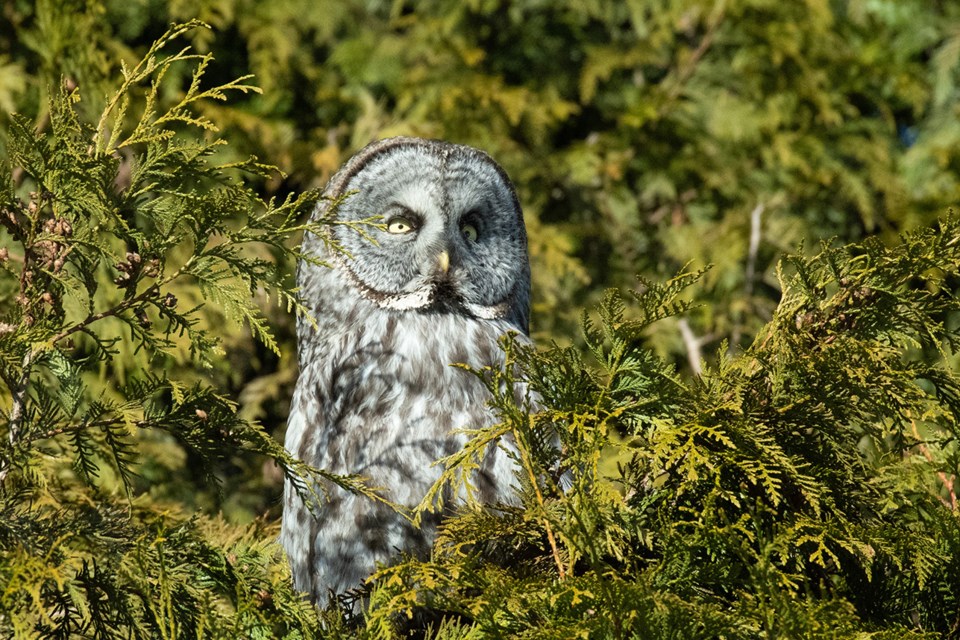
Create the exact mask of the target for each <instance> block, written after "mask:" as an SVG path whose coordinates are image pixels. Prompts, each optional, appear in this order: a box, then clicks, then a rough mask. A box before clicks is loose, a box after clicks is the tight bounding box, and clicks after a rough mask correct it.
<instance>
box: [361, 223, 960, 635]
mask: <svg viewBox="0 0 960 640" xmlns="http://www.w3.org/2000/svg"><path fill="white" fill-rule="evenodd" d="M780 273H781V283H782V289H783V298H782V300H781V303H780V305H779V306H778V308H777V311H776V313H775V314H774V318H773V320H772V321H771V322H770V323H769V324H768V325H767V326H766V327H764V329H763V331H762V332H761V335H760V336H759V338H758V339H757V341H756V342H755V343H754V344H753V345H752V346H751V347H750V348H749V349H747V350H746V351H745V352H744V353H743V354H742V355H739V356H736V357H730V356H729V355H728V354H727V353H725V352H721V353H720V354H719V356H718V358H717V361H716V365H715V366H714V367H711V368H708V369H706V370H705V371H704V373H703V375H702V376H701V377H699V378H697V379H696V380H693V381H690V382H684V381H682V380H680V379H678V378H677V377H676V374H675V372H674V370H673V367H672V366H671V365H669V364H666V363H664V362H663V361H661V360H660V359H658V358H656V357H653V356H652V355H651V353H650V352H649V351H648V350H647V349H646V348H645V347H643V346H642V342H641V341H640V337H641V336H642V335H643V333H644V332H645V331H647V330H648V329H649V327H650V325H651V324H652V323H654V322H657V321H659V320H661V319H663V318H665V317H667V316H669V315H672V314H676V313H681V312H683V311H685V310H686V309H687V304H686V303H684V302H682V301H681V300H680V295H681V293H682V290H683V289H684V288H686V287H688V286H691V285H692V284H693V283H695V282H696V280H697V279H698V278H699V277H701V276H702V274H690V273H684V274H682V275H680V276H678V277H677V278H674V279H673V280H671V281H670V282H668V283H666V284H663V285H655V284H650V283H644V286H643V287H642V288H641V289H640V290H639V291H636V292H634V293H633V300H632V301H631V302H627V301H626V300H625V299H624V298H623V297H622V296H621V295H620V294H618V293H616V292H609V293H608V294H607V295H606V296H605V298H604V300H603V302H602V304H601V305H600V307H599V308H598V316H599V322H593V321H591V320H590V319H589V318H587V319H586V321H585V328H586V339H587V343H588V345H589V347H590V351H591V353H592V355H593V356H594V358H595V361H596V363H597V364H596V366H592V365H588V364H585V362H584V360H583V358H582V357H581V356H580V354H579V353H578V352H577V351H576V350H574V349H570V348H561V347H555V348H553V349H552V350H547V351H538V350H535V349H532V348H529V347H520V346H518V345H516V344H514V343H513V342H512V341H509V340H508V341H506V342H505V345H504V346H505V348H506V350H507V354H508V355H509V366H508V368H507V369H506V370H505V371H483V372H478V374H480V375H482V376H483V379H485V380H487V381H488V384H489V389H490V391H491V396H492V403H493V406H494V407H495V408H496V409H497V412H498V414H499V416H500V420H501V422H500V424H498V425H497V426H495V427H492V428H490V429H488V430H485V431H483V432H476V433H474V434H473V440H472V441H471V443H470V444H468V445H467V447H466V448H465V451H464V453H462V454H457V455H455V456H452V457H450V458H448V459H446V460H445V461H444V464H445V465H446V471H445V474H444V477H443V478H442V479H441V481H440V485H442V486H447V485H452V487H453V488H454V489H457V488H459V485H460V484H462V483H463V482H465V480H466V478H468V477H469V476H468V475H466V474H464V473H462V472H461V471H462V469H463V468H469V467H470V466H471V465H472V464H473V463H474V460H472V458H474V457H475V456H476V455H478V452H482V449H483V446H485V445H486V443H487V442H489V441H491V440H492V439H494V438H497V437H500V436H504V437H507V438H509V439H510V440H511V441H512V442H513V443H514V444H515V445H516V449H517V454H516V458H517V460H518V462H519V463H520V464H519V467H520V471H519V472H518V487H519V489H520V495H521V497H522V505H521V506H519V507H510V508H508V507H501V508H490V507H487V506H483V505H479V504H473V505H470V506H469V507H468V508H466V509H465V510H464V511H463V512H461V513H458V514H457V515H456V516H454V517H452V518H450V519H448V520H447V521H446V522H445V525H444V530H443V532H442V534H441V536H440V538H439V540H438V542H437V544H436V546H435V548H434V555H433V557H432V558H431V559H430V561H428V562H420V561H416V560H408V561H407V562H404V563H402V564H399V565H397V566H394V567H390V568H385V569H383V570H381V571H380V572H379V573H378V574H377V576H376V585H375V589H374V592H373V596H372V598H371V605H370V608H369V610H368V611H367V613H366V616H365V619H364V625H365V630H366V633H367V637H371V638H382V637H393V636H398V635H401V634H402V631H403V629H404V628H405V627H406V625H405V623H404V622H403V621H404V620H413V621H414V626H417V625H418V624H420V623H421V622H422V621H423V620H431V619H432V620H434V621H435V622H436V623H437V624H436V626H435V627H434V631H433V632H432V633H428V634H427V635H428V636H429V637H434V638H464V637H538V638H540V637H543V638H577V637H583V638H586V637H614V638H628V637H645V638H660V637H671V638H675V637H682V638H716V637H733V638H755V637H770V638H775V637H802V638H821V637H831V638H833V637H853V636H857V637H861V636H859V635H858V634H865V633H869V634H873V635H871V636H870V637H918V638H919V637H956V635H957V630H958V628H960V617H958V612H960V600H958V593H960V592H958V591H957V589H956V586H957V585H958V584H960V555H958V551H960V517H958V510H957V503H956V493H955V491H956V487H955V486H954V482H955V478H956V477H957V472H958V460H960V457H958V453H960V449H958V444H957V443H958V436H960V393H958V392H960V380H958V379H957V377H956V375H955V373H954V371H953V370H952V369H951V368H949V367H948V366H946V365H945V363H944V361H943V360H942V359H941V358H939V357H932V358H931V357H923V355H922V354H923V353H927V354H933V355H934V356H937V354H940V353H944V352H946V351H949V352H951V353H952V350H953V347H954V345H956V343H957V340H958V338H960V336H958V334H957V332H956V330H955V328H954V329H948V328H946V325H945V322H947V321H948V319H949V318H951V317H955V314H956V312H957V311H958V310H960V302H958V300H957V299H956V298H955V297H954V296H953V295H952V294H951V290H950V289H949V288H948V287H946V286H945V284H946V283H948V282H956V279H957V277H958V276H960V222H958V221H956V220H949V221H947V222H944V223H943V224H942V225H941V226H940V227H939V228H937V229H931V230H926V231H922V232H918V233H914V234H910V235H908V236H906V237H905V238H904V239H903V243H902V244H901V245H899V246H896V247H893V248H887V247H884V246H883V245H881V244H880V243H879V242H876V241H873V240H868V241H866V242H864V243H862V244H858V245H851V246H848V247H846V248H843V249H833V248H830V247H824V249H823V250H822V251H821V252H820V253H819V254H817V255H815V256H812V257H806V256H803V255H795V256H791V257H789V258H788V259H787V260H785V261H784V262H783V263H782V269H781V272H780ZM788 274H789V275H788ZM954 324H955V323H954ZM518 375H519V376H522V378H524V379H527V380H529V384H530V388H531V391H533V392H535V393H536V394H537V395H538V396H539V397H540V398H542V400H543V401H544V403H545V404H546V406H547V409H545V410H543V411H540V412H537V413H534V414H532V415H530V414H529V413H528V409H529V407H528V406H526V405H525V404H524V403H522V402H521V403H520V404H518V403H517V399H516V397H515V396H514V394H512V393H506V392H504V391H503V390H504V389H509V388H511V386H510V385H511V383H512V382H513V380H514V379H515V376H518ZM551 434H553V435H555V436H556V437H558V443H559V449H557V448H556V447H551V446H549V440H550V438H551V437H553V435H551ZM611 458H612V459H613V460H614V461H615V465H611V464H609V461H610V460H611ZM562 478H563V479H562ZM561 486H564V488H561ZM439 488H440V487H439V486H438V491H437V493H439ZM431 499H432V496H428V499H427V504H425V505H424V506H428V504H429V501H430V500H431ZM441 621H442V622H441ZM862 637H866V636H862Z"/></svg>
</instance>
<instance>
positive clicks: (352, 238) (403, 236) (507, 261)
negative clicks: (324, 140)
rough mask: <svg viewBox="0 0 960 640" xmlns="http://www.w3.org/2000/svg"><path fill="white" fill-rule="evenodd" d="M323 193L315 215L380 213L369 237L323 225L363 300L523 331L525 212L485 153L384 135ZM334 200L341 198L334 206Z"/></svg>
mask: <svg viewBox="0 0 960 640" xmlns="http://www.w3.org/2000/svg"><path fill="white" fill-rule="evenodd" d="M325 195H326V196H327V198H328V199H327V200H325V201H324V202H321V204H320V205H319V207H318V211H317V212H316V213H315V214H314V215H315V217H316V216H321V215H324V216H329V215H331V214H332V215H333V216H334V219H335V220H337V221H340V222H347V221H354V222H355V221H361V220H369V219H370V218H373V217H375V216H379V217H380V220H379V222H380V225H381V228H378V229H373V230H371V231H370V232H369V234H368V235H369V236H370V237H368V238H365V237H363V235H361V234H359V233H357V232H356V230H354V229H352V228H350V226H349V225H342V224H341V225H338V224H334V225H332V227H331V229H330V233H331V234H332V235H333V239H334V240H335V241H336V242H337V243H338V244H339V245H341V246H342V247H343V248H344V249H345V250H346V253H345V254H337V255H336V256H333V257H332V262H333V263H334V266H335V269H337V270H339V271H341V272H342V273H343V274H344V275H346V277H347V279H348V280H349V281H350V283H351V285H352V286H353V287H355V288H356V289H357V290H358V293H359V294H360V295H361V296H363V297H364V298H366V299H367V300H370V301H371V302H373V303H374V304H376V305H377V306H379V307H380V308H382V309H389V310H393V311H396V312H417V313H460V314H463V315H467V316H473V317H476V318H483V319H499V318H503V319H507V320H509V321H511V322H512V323H513V324H514V325H515V326H516V327H517V329H518V330H521V331H523V332H526V331H527V321H528V316H529V292H530V266H529V261H528V259H527V236H526V232H525V230H524V224H523V213H522V211H521V210H520V205H519V203H518V201H517V195H516V192H515V191H514V188H513V185H512V184H511V183H510V180H509V178H508V177H507V175H506V173H504V171H503V169H501V168H500V166H499V165H498V164H497V163H496V162H494V161H493V160H492V159H491V158H490V157H489V156H488V155H487V154H485V153H483V152H482V151H479V150H477V149H474V148H471V147H467V146H463V145H456V144H450V143H447V142H440V141H436V140H423V139H418V138H390V139H387V140H381V141H379V142H375V143H373V144H371V145H369V146H367V147H365V148H364V149H362V150H361V151H360V152H358V153H357V154H356V155H355V156H353V157H352V158H351V159H350V160H349V161H348V162H347V163H346V164H345V165H344V166H343V168H341V170H340V171H339V172H338V173H337V174H336V175H335V176H334V177H333V178H332V179H331V181H330V184H329V185H328V186H327V189H326V191H325ZM344 196H346V197H344ZM332 200H338V201H339V202H340V204H339V205H338V206H336V209H335V211H330V210H329V207H330V206H331V201H332ZM305 247H306V248H307V249H309V247H308V246H306V243H305ZM303 293H304V294H305V295H309V292H308V291H305V292H303Z"/></svg>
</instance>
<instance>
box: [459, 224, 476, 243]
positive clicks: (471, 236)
mask: <svg viewBox="0 0 960 640" xmlns="http://www.w3.org/2000/svg"><path fill="white" fill-rule="evenodd" d="M460 232H461V233H462V234H463V237H464V238H466V239H467V240H469V241H470V242H476V241H477V238H478V237H479V236H480V232H479V231H477V228H476V227H475V226H474V225H472V224H465V225H463V226H462V227H460Z"/></svg>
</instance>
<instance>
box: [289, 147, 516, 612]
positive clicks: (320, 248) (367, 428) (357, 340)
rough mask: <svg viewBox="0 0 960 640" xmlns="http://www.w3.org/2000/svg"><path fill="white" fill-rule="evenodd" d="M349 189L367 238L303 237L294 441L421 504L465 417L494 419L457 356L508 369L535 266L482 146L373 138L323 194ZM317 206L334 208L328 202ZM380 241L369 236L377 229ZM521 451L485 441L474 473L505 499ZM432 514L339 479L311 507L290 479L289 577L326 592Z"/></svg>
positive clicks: (416, 542) (420, 535) (342, 230)
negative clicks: (308, 256) (405, 513)
mask: <svg viewBox="0 0 960 640" xmlns="http://www.w3.org/2000/svg"><path fill="white" fill-rule="evenodd" d="M349 192H355V193H354V194H353V195H351V196H349V197H347V198H346V199H345V200H344V201H343V203H342V204H340V205H339V206H338V207H337V209H336V212H335V215H336V220H337V221H341V222H350V221H360V220H364V219H368V218H370V217H371V216H374V215H376V216H382V220H383V225H384V228H383V229H382V230H378V231H377V232H376V233H373V234H372V235H373V238H371V239H364V238H362V237H360V236H359V234H357V233H356V232H355V231H354V230H352V229H350V227H349V225H334V226H333V232H332V233H333V237H332V238H331V239H332V240H333V241H335V242H337V243H338V244H339V245H341V246H342V247H343V248H344V249H346V251H347V252H348V254H349V257H343V255H342V254H340V253H336V252H331V251H328V250H327V249H326V248H325V247H326V244H325V243H323V242H321V239H319V238H316V237H313V236H308V237H307V238H306V239H305V241H304V249H305V251H309V252H313V253H315V254H316V255H318V257H320V258H321V259H323V260H325V261H327V262H328V264H329V265H330V266H329V267H327V266H319V265H313V264H308V263H302V264H301V265H300V269H299V272H298V284H299V287H300V291H301V297H302V299H303V300H304V302H305V303H306V304H307V306H308V308H309V310H310V312H311V314H312V316H313V318H314V319H315V320H316V323H317V324H316V326H314V325H313V324H312V323H310V322H309V321H306V320H303V321H301V322H300V324H299V325H298V341H299V363H300V377H299V379H298V381H297V387H296V390H295V393H294V398H293V403H292V405H291V414H290V418H289V421H288V427H287V435H286V442H285V444H286V447H287V449H288V450H289V451H290V452H291V453H292V454H293V455H294V456H296V457H298V458H300V459H301V460H304V461H305V462H307V463H309V464H311V465H314V466H316V467H319V468H322V469H326V470H328V471H330V472H333V473H338V474H348V473H352V474H359V475H361V476H364V477H366V478H367V479H368V481H369V483H370V484H371V485H373V486H376V487H381V488H383V489H384V493H385V494H386V497H387V498H388V499H390V500H391V501H393V502H395V503H397V504H400V505H404V506H408V507H412V506H415V505H417V504H419V503H420V501H421V500H422V498H423V496H424V495H425V494H426V492H427V490H428V489H429V488H430V487H431V486H432V485H433V483H434V482H435V481H436V480H437V478H438V477H439V475H440V473H441V469H440V468H438V467H436V466H433V462H434V461H436V460H437V459H438V458H440V457H443V456H446V455H450V454H452V453H454V452H455V451H457V450H458V449H460V448H461V447H462V446H463V445H464V443H465V441H466V437H465V436H464V435H463V434H461V433H458V432H457V430H458V429H461V428H478V427H483V426H488V425H490V424H492V423H493V422H494V420H495V418H494V416H493V414H492V411H491V409H490V408H489V407H488V405H487V400H488V398H489V396H488V392H487V390H486V389H485V388H484V386H483V384H482V381H481V380H479V379H478V378H477V377H476V376H475V375H473V374H472V373H470V372H468V371H465V370H464V369H463V368H459V367H455V366H452V365H454V364H455V363H463V364H467V365H468V366H470V367H472V368H475V369H480V368H483V367H485V366H500V365H501V364H502V358H503V356H502V352H501V350H500V347H499V345H498V341H499V339H500V337H501V336H503V335H504V334H505V333H507V332H515V333H518V334H520V335H521V336H522V335H525V333H526V329H527V327H526V323H527V315H528V309H529V301H528V297H529V266H528V262H527V254H526V235H525V232H524V229H523V220H522V214H521V212H520V208H519V205H518V204H517V199H516V196H515V194H514V191H513V188H512V186H511V185H510V183H509V181H508V179H507V178H506V176H505V174H504V173H503V171H502V170H501V169H500V168H499V167H498V166H497V165H496V164H495V163H494V162H493V161H492V160H491V159H490V158H488V157H487V156H486V155H485V154H483V153H482V152H479V151H477V150H474V149H471V148H469V147H462V146H458V145H450V144H447V143H441V142H434V141H424V140H418V139H412V138H399V139H397V138H395V139H391V140H385V141H381V142H379V143H375V144H374V145H371V146H369V147H367V148H366V149H364V150H363V151H361V152H360V153H358V154H357V155H356V156H354V158H353V159H351V160H350V161H349V162H348V163H347V164H346V165H345V166H344V168H343V169H341V171H340V172H339V173H338V174H337V175H336V176H334V178H333V179H332V180H331V183H330V185H329V186H328V188H327V195H328V196H330V197H331V198H334V199H335V198H339V197H340V196H343V195H344V194H346V193H349ZM325 206H328V205H326V204H322V205H321V208H320V210H318V212H316V214H315V215H329V214H330V212H329V211H328V210H326V209H324V208H323V207H325ZM370 240H373V242H371V241H370ZM512 479H513V462H512V460H511V458H510V457H509V456H508V455H507V454H506V453H505V451H504V450H502V449H501V448H498V447H491V448H490V449H489V450H488V451H487V452H486V454H485V457H484V458H483V460H482V463H481V466H480V469H479V470H478V471H477V473H476V476H475V478H474V484H475V485H476V487H477V490H478V495H479V497H480V499H482V500H484V501H487V502H497V501H507V500H510V496H511V493H512V492H511V483H512ZM434 527H435V521H430V520H428V521H427V522H426V523H425V525H424V526H423V528H422V529H418V528H416V527H414V526H413V525H412V524H411V523H410V522H408V521H407V520H406V519H405V518H403V517H402V516H400V515H399V514H397V513H395V512H394V511H393V510H392V509H390V508H389V507H388V506H385V505H383V504H380V503H376V502H374V501H372V500H370V499H369V498H366V497H362V496H357V495H353V494H350V493H348V492H345V491H343V490H341V489H339V488H336V487H333V488H331V490H330V497H329V500H326V501H324V502H322V503H321V504H319V505H317V506H316V508H315V509H313V510H310V509H307V507H306V505H304V504H303V502H302V501H301V499H300V498H299V497H298V495H297V494H296V492H295V491H294V490H293V489H292V487H291V486H290V485H289V484H288V486H287V487H286V490H285V505H284V514H283V524H282V530H281V537H280V540H281V543H282V544H283V546H284V547H285V549H286V551H287V554H288V556H289V559H290V562H291V568H292V572H293V578H294V582H295V585H296V586H297V587H298V588H299V589H301V590H303V591H306V592H309V593H310V594H311V596H312V597H313V599H314V601H316V602H318V603H320V604H322V603H324V602H325V601H326V599H327V596H328V594H329V593H330V591H333V592H340V591H343V590H345V589H348V588H351V587H354V586H358V585H359V584H360V583H361V582H362V580H363V579H364V578H365V577H367V576H368V575H369V574H370V573H372V572H373V571H374V569H375V568H376V564H377V563H378V562H388V561H389V560H390V559H391V558H394V557H396V556H397V555H398V553H399V552H405V553H412V554H415V555H421V556H422V555H425V554H426V553H427V552H428V551H429V548H430V544H431V542H432V536H433V530H434Z"/></svg>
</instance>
